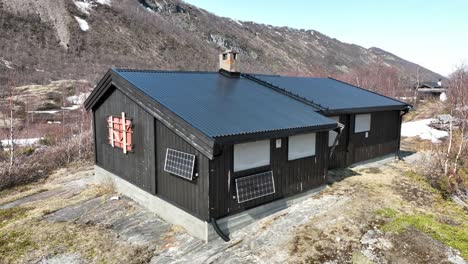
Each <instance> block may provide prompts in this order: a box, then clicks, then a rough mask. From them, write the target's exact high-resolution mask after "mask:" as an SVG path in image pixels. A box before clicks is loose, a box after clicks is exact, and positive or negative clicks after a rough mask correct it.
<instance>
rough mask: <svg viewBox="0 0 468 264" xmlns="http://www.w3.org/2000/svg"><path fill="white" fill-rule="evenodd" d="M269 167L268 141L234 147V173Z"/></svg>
mask: <svg viewBox="0 0 468 264" xmlns="http://www.w3.org/2000/svg"><path fill="white" fill-rule="evenodd" d="M266 165H270V140H262V141H255V142H248V143H241V144H235V145H234V171H242V170H247V169H252V168H257V167H261V166H266Z"/></svg>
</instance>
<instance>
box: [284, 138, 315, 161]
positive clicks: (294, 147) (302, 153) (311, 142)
mask: <svg viewBox="0 0 468 264" xmlns="http://www.w3.org/2000/svg"><path fill="white" fill-rule="evenodd" d="M314 155H315V133H310V134H303V135H297V136H291V137H289V147H288V160H295V159H300V158H305V157H311V156H314Z"/></svg>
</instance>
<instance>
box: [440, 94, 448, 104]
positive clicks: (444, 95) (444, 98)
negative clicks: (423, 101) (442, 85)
mask: <svg viewBox="0 0 468 264" xmlns="http://www.w3.org/2000/svg"><path fill="white" fill-rule="evenodd" d="M439 99H440V101H441V102H445V101H447V94H446V93H441V94H440V97H439Z"/></svg>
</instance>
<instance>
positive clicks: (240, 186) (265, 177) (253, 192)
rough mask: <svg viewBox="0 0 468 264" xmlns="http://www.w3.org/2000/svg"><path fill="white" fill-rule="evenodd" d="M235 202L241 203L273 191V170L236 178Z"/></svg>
mask: <svg viewBox="0 0 468 264" xmlns="http://www.w3.org/2000/svg"><path fill="white" fill-rule="evenodd" d="M236 190H237V202H238V203H243V202H247V201H250V200H253V199H257V198H260V197H263V196H267V195H270V194H273V193H275V180H274V178H273V172H272V171H267V172H263V173H258V174H254V175H250V176H246V177H242V178H238V179H236Z"/></svg>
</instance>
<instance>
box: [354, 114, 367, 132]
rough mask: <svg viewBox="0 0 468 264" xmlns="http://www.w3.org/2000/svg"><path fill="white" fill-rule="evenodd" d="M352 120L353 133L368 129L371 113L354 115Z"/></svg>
mask: <svg viewBox="0 0 468 264" xmlns="http://www.w3.org/2000/svg"><path fill="white" fill-rule="evenodd" d="M354 121H355V122H354V133H359V132H367V131H370V128H371V114H363V115H356V117H355V118H354Z"/></svg>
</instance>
